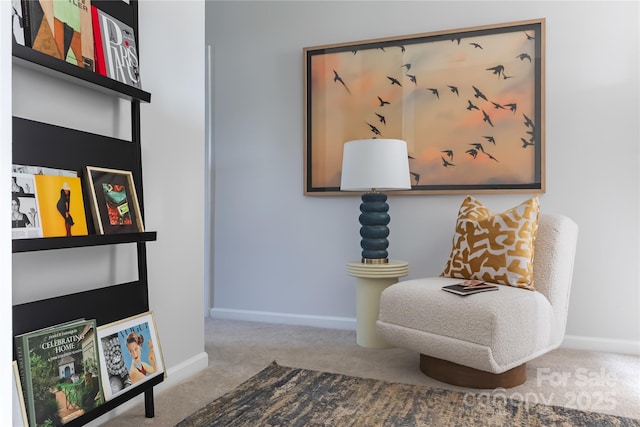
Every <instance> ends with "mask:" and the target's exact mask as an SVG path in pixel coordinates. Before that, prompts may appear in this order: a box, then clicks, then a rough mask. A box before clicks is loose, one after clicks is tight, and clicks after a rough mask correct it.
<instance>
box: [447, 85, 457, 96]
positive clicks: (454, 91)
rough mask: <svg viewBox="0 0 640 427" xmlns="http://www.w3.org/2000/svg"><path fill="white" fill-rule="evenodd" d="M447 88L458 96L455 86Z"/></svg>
mask: <svg viewBox="0 0 640 427" xmlns="http://www.w3.org/2000/svg"><path fill="white" fill-rule="evenodd" d="M448 87H449V89H450V90H451V92H453V93H455V94H456V95H458V96H460V94H459V93H458V88H457V87H456V86H448Z"/></svg>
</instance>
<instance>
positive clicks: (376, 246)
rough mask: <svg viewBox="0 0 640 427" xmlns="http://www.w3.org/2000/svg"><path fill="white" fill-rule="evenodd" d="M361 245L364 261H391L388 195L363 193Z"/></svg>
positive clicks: (374, 262)
mask: <svg viewBox="0 0 640 427" xmlns="http://www.w3.org/2000/svg"><path fill="white" fill-rule="evenodd" d="M360 212H362V213H361V214H360V217H359V220H360V225H361V227H360V237H362V240H361V241H360V247H361V248H362V262H363V263H366V264H386V263H388V262H389V258H388V256H389V254H388V252H387V248H388V247H389V240H387V237H389V227H387V225H388V224H389V221H390V220H391V217H390V216H389V214H388V212H389V205H388V204H387V196H386V195H385V194H382V193H377V192H370V193H364V194H363V195H362V203H361V204H360Z"/></svg>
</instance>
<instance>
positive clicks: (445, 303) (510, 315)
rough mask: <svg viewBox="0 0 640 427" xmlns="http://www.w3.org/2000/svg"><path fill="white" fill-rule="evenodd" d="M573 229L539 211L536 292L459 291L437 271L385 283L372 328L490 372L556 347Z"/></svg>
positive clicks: (400, 344)
mask: <svg viewBox="0 0 640 427" xmlns="http://www.w3.org/2000/svg"><path fill="white" fill-rule="evenodd" d="M577 232H578V227H577V225H576V224H575V222H573V221H572V220H571V219H569V218H568V217H566V216H562V215H554V214H541V215H540V220H539V226H538V232H537V237H536V241H535V252H534V280H535V283H536V290H535V291H530V290H526V289H519V288H515V287H509V286H500V289H499V290H498V291H497V292H495V291H494V292H484V293H479V294H476V295H471V296H467V297H460V296H458V295H454V294H451V293H449V292H444V291H442V290H441V288H442V286H444V285H447V284H452V283H457V282H459V281H460V279H452V278H443V277H431V278H424V279H414V280H407V281H403V282H399V283H397V284H395V285H392V286H390V287H388V288H387V289H385V290H384V291H383V293H382V296H381V298H380V312H379V318H378V319H379V320H378V321H377V331H378V334H379V335H380V337H381V338H382V339H384V340H385V341H387V342H388V343H389V344H392V345H395V346H397V347H404V348H409V349H411V350H415V351H417V352H419V353H421V354H424V355H427V356H431V357H435V358H438V359H444V360H448V361H450V362H454V363H457V364H459V365H464V366H468V367H471V368H475V369H479V370H482V371H487V372H492V373H496V374H499V373H502V372H505V371H507V370H509V369H511V368H514V367H516V366H519V365H521V364H522V363H525V362H527V361H528V360H531V359H533V358H535V357H537V356H539V355H541V354H543V353H545V352H547V351H549V350H552V349H554V348H557V347H558V346H559V345H560V343H561V342H562V339H563V337H564V332H565V326H566V317H567V309H568V301H569V292H570V288H571V279H572V273H573V259H574V255H575V248H576V241H577Z"/></svg>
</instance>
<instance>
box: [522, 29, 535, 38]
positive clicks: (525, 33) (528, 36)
mask: <svg viewBox="0 0 640 427" xmlns="http://www.w3.org/2000/svg"><path fill="white" fill-rule="evenodd" d="M524 35H525V36H527V40H535V39H536V38H535V37H533V36H530V35H529V34H527V32H526V31H525V32H524Z"/></svg>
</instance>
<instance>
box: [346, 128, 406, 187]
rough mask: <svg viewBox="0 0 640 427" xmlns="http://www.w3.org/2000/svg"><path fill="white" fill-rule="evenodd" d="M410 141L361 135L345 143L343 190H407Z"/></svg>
mask: <svg viewBox="0 0 640 427" xmlns="http://www.w3.org/2000/svg"><path fill="white" fill-rule="evenodd" d="M410 188H411V177H410V176H409V155H408V153H407V143H406V142H405V141H402V140H399V139H358V140H355V141H349V142H346V143H345V144H344V150H343V152H342V178H341V180H340V190H343V191H370V190H372V189H376V190H382V191H385V190H408V189H410Z"/></svg>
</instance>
